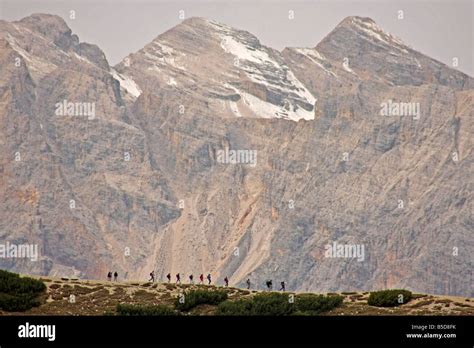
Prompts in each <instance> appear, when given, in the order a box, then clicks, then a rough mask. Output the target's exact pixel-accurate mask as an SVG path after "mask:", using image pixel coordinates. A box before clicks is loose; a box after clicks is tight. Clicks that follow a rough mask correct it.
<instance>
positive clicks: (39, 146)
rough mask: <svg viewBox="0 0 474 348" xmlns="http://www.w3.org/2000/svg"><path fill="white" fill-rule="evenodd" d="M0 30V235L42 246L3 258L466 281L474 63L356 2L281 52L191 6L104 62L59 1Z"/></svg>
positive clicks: (297, 282) (232, 274) (130, 272)
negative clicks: (423, 48)
mask: <svg viewBox="0 0 474 348" xmlns="http://www.w3.org/2000/svg"><path fill="white" fill-rule="evenodd" d="M0 33H1V35H0V59H1V60H2V64H1V75H0V76H1V78H0V98H1V102H0V116H1V123H0V125H1V128H0V132H1V137H0V139H1V142H0V146H1V154H0V170H1V172H2V180H1V182H0V185H1V186H0V197H1V199H0V204H1V207H0V214H2V219H1V222H0V238H1V240H5V241H9V242H12V243H17V244H20V243H37V244H38V245H39V246H40V260H39V261H37V262H31V261H27V260H24V259H0V265H1V266H2V267H4V268H8V269H13V270H15V271H19V272H26V273H38V274H49V275H62V274H76V275H79V276H82V277H96V278H97V277H103V276H104V274H105V273H106V272H107V271H108V270H109V269H114V270H115V269H117V270H118V272H119V273H120V274H124V275H125V277H128V278H130V279H131V278H138V277H145V276H146V274H148V273H149V272H150V271H151V270H152V269H155V270H156V272H157V274H159V275H161V276H164V275H165V274H167V273H168V272H174V273H178V272H181V273H184V274H190V273H194V274H199V273H201V272H212V273H213V274H214V276H215V278H216V279H221V278H223V277H225V276H228V277H229V278H230V280H231V283H232V284H236V285H242V284H243V283H244V282H245V280H246V279H247V278H251V279H252V282H253V283H254V284H257V285H258V286H261V285H263V282H264V280H266V279H273V280H274V282H279V281H286V282H287V284H288V285H287V287H288V288H290V289H293V290H300V291H307V290H312V291H336V290H347V289H350V290H368V289H378V288H384V287H406V288H411V289H413V290H417V291H422V292H428V293H443V294H459V295H464V296H472V295H473V289H472V280H473V279H472V268H473V263H474V261H473V259H472V250H473V249H474V238H473V234H472V231H473V230H474V222H473V216H472V210H473V206H472V204H473V177H474V176H473V175H472V174H473V167H472V166H473V152H472V151H473V140H472V139H473V136H472V134H473V121H472V110H473V96H474V91H473V79H472V78H471V77H469V76H466V75H465V74H462V73H460V72H458V71H455V70H453V69H450V68H449V67H447V66H445V65H443V64H442V63H439V62H437V61H435V60H433V59H430V58H429V57H426V56H424V55H422V54H421V53H418V52H416V51H415V50H413V49H412V48H410V47H408V46H406V45H405V44H404V43H403V42H401V41H400V40H399V39H397V38H395V37H394V36H392V35H390V34H387V33H385V32H384V31H383V30H382V29H381V28H379V27H378V26H377V25H376V24H375V23H374V22H373V21H372V20H370V19H367V18H360V17H349V18H346V19H345V20H344V21H343V22H341V23H340V24H339V25H338V26H337V27H336V28H335V29H334V30H333V31H332V32H331V33H330V34H329V35H328V36H327V37H326V38H325V39H324V40H323V41H322V42H321V43H319V44H318V45H317V46H316V47H315V48H287V49H285V50H283V51H282V52H281V53H280V52H278V51H276V50H273V49H271V48H268V47H265V46H263V45H261V44H260V42H259V41H258V39H257V38H255V37H254V36H253V35H251V34H250V33H247V32H244V31H241V30H237V29H234V28H230V27H228V26H225V25H223V24H219V23H216V22H213V21H208V20H204V19H200V18H192V19H188V20H185V21H183V22H182V23H181V24H180V25H178V26H177V27H175V28H172V29H171V30H169V31H168V32H166V33H164V34H161V35H160V36H158V37H157V38H156V39H155V40H153V41H152V42H151V43H150V44H148V45H147V46H145V47H144V48H143V49H142V50H140V51H138V52H136V53H132V54H130V55H129V56H128V57H126V58H125V59H124V60H123V61H122V62H121V63H120V64H118V65H117V66H115V67H113V68H111V67H109V65H108V63H107V60H106V59H105V56H104V54H103V52H102V51H101V50H100V49H99V48H98V47H96V46H94V45H89V44H85V43H80V42H79V39H78V38H77V37H76V36H75V35H72V33H71V30H70V29H69V28H67V26H66V25H65V23H64V22H63V21H62V20H61V19H60V18H58V17H56V16H48V15H32V16H30V17H28V18H25V19H23V20H21V21H18V22H13V23H8V22H4V21H2V22H0ZM18 62H19V64H17V63H18ZM58 103H59V104H58ZM61 103H62V104H61ZM67 103H79V104H80V103H82V104H84V105H82V104H81V105H79V106H80V107H83V108H84V109H80V108H79V107H78V108H74V107H72V106H71V105H69V104H67ZM58 105H64V108H63V109H64V110H66V112H64V110H62V111H63V112H62V113H61V112H58V108H60V106H58ZM69 106H71V107H72V109H68V107H69ZM67 110H70V111H71V112H67ZM84 110H88V111H89V112H88V113H84V112H82V113H81V112H80V111H84ZM92 110H93V111H94V112H91V111H92ZM59 111H61V110H59ZM294 121H297V122H294ZM237 150H240V152H239V153H234V154H235V155H236V156H237V157H232V156H233V152H232V151H237ZM245 151H246V152H245ZM18 154H19V155H20V160H18ZM223 154H224V155H223ZM334 243H336V244H334ZM328 245H331V246H334V245H336V249H337V245H341V246H344V245H347V246H353V247H354V250H358V251H359V253H358V254H357V255H348V254H339V255H338V254H337V253H336V255H330V254H328V251H327V250H328V249H329V248H328ZM331 250H332V249H331ZM347 250H349V249H347ZM351 250H352V249H351ZM362 251H363V253H362ZM331 256H336V257H331ZM342 256H345V257H342Z"/></svg>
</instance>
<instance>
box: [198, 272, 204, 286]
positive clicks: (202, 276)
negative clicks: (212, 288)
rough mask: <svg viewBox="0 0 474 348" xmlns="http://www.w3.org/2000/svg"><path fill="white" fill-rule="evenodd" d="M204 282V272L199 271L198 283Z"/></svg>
mask: <svg viewBox="0 0 474 348" xmlns="http://www.w3.org/2000/svg"><path fill="white" fill-rule="evenodd" d="M203 282H204V274H202V273H201V275H200V276H199V284H202V283H203Z"/></svg>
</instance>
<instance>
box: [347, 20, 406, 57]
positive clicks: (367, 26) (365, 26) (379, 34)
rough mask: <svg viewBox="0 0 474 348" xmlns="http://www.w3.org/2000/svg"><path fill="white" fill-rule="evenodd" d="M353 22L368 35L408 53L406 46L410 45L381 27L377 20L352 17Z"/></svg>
mask: <svg viewBox="0 0 474 348" xmlns="http://www.w3.org/2000/svg"><path fill="white" fill-rule="evenodd" d="M352 23H353V24H354V25H355V26H356V27H357V28H359V29H360V30H362V31H363V32H364V33H366V34H367V35H368V36H370V37H372V38H374V39H376V40H378V41H380V42H383V43H384V44H386V45H388V46H391V47H396V48H398V49H399V50H401V51H403V52H404V53H408V51H407V50H406V47H408V46H407V45H406V44H405V43H404V42H403V41H402V40H400V39H399V38H397V37H395V36H393V35H391V34H389V33H387V32H386V31H384V30H383V29H382V28H380V27H379V26H378V25H377V24H376V23H375V22H373V21H372V20H363V19H361V18H358V17H353V18H352Z"/></svg>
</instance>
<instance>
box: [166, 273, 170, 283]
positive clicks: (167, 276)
mask: <svg viewBox="0 0 474 348" xmlns="http://www.w3.org/2000/svg"><path fill="white" fill-rule="evenodd" d="M166 278H168V283H169V282H170V281H171V273H168V274H167V275H166Z"/></svg>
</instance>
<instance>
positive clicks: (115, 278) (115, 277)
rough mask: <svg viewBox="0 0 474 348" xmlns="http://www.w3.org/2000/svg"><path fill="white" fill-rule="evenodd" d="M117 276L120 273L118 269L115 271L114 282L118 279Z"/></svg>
mask: <svg viewBox="0 0 474 348" xmlns="http://www.w3.org/2000/svg"><path fill="white" fill-rule="evenodd" d="M117 278H118V273H117V271H115V273H114V282H116V281H117Z"/></svg>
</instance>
